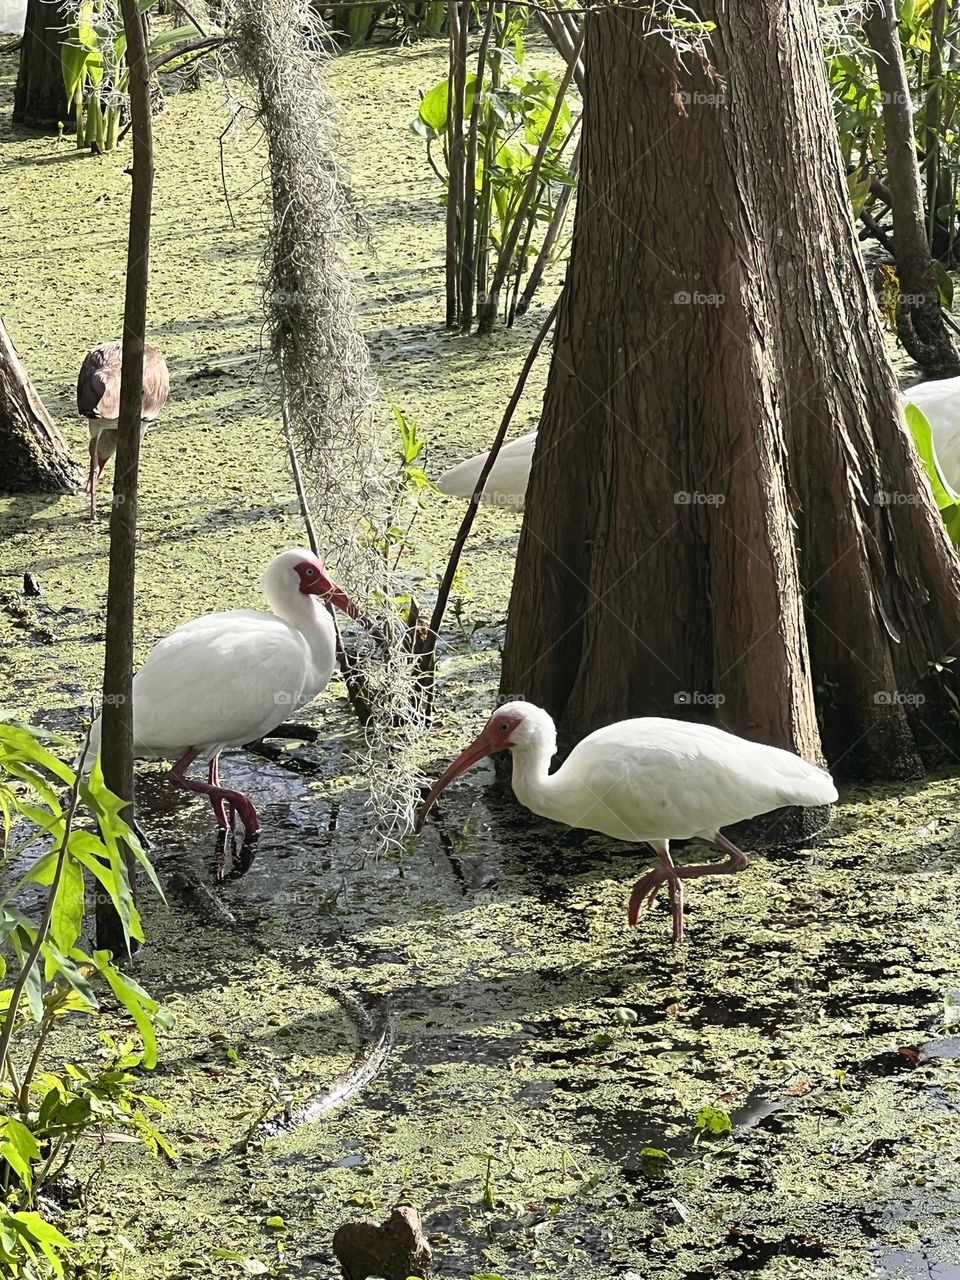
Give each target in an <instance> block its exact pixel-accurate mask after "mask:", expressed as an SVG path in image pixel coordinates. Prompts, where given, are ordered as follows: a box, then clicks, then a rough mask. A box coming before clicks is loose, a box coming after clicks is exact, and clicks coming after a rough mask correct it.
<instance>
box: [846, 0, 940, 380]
mask: <svg viewBox="0 0 960 1280" xmlns="http://www.w3.org/2000/svg"><path fill="white" fill-rule="evenodd" d="M864 30H865V32H866V36H867V41H868V43H869V45H870V48H871V50H872V51H873V57H874V63H875V65H876V69H877V82H878V84H879V85H880V90H881V94H882V100H883V128H884V137H885V140H886V150H887V181H888V183H889V185H890V194H891V197H892V201H891V208H892V211H893V249H894V255H895V257H896V262H897V275H898V277H899V280H900V294H899V296H898V299H897V335H898V337H899V338H900V341H901V342H902V343H903V345H904V347H905V348H906V349H907V351H908V352H909V353H910V355H911V356H912V357H913V358H914V360H916V362H917V364H919V365H920V366H921V367H922V368H923V369H926V370H928V371H930V372H935V373H958V372H960V356H958V354H957V350H956V347H955V346H954V344H953V340H952V339H951V337H950V335H949V333H948V332H947V327H946V324H945V323H944V319H943V313H942V312H941V310H940V298H939V293H938V289H937V284H938V278H939V273H938V270H937V265H936V263H935V261H934V259H933V255H932V254H931V252H930V245H929V242H928V240H927V227H926V218H925V217H924V207H923V194H922V191H921V187H920V167H919V165H918V163H917V149H916V143H915V140H914V136H913V105H912V102H911V99H910V84H909V81H908V80H907V68H906V65H905V64H904V60H903V50H902V49H901V47H900V36H899V33H898V31H897V15H896V10H895V8H894V0H870V3H869V6H868V8H867V12H866V17H865V20H864Z"/></svg>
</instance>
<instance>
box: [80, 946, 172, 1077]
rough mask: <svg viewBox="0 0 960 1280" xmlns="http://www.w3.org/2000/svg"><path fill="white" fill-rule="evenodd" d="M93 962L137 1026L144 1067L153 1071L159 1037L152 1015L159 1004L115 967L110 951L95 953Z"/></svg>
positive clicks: (155, 1063)
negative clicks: (141, 1043) (141, 1044)
mask: <svg viewBox="0 0 960 1280" xmlns="http://www.w3.org/2000/svg"><path fill="white" fill-rule="evenodd" d="M93 960H94V963H95V964H96V966H97V968H98V969H99V970H100V972H101V973H102V974H103V976H104V978H106V980H107V982H108V983H109V986H110V990H111V991H112V992H113V994H114V995H115V996H116V998H117V999H118V1000H119V1001H120V1003H121V1004H122V1005H123V1007H124V1008H125V1009H126V1010H127V1012H128V1013H129V1014H130V1016H131V1017H132V1018H133V1020H134V1022H135V1023H136V1024H137V1030H138V1031H139V1032H140V1038H141V1040H142V1041H143V1065H144V1066H145V1067H147V1068H149V1069H152V1068H153V1067H155V1066H156V1065H157V1037H156V1035H155V1033H154V1029H153V1019H152V1017H151V1015H152V1014H153V1013H155V1012H156V1010H157V1009H158V1008H159V1004H158V1002H157V1001H156V1000H154V999H152V998H151V997H150V996H148V995H147V993H146V992H145V991H144V989H143V987H141V986H140V985H139V983H137V982H135V981H134V980H133V978H130V977H127V976H126V974H122V973H120V971H119V970H118V969H116V968H115V967H114V965H113V964H112V963H111V956H110V952H109V951H94V953H93Z"/></svg>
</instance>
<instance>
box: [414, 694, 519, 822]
mask: <svg viewBox="0 0 960 1280" xmlns="http://www.w3.org/2000/svg"><path fill="white" fill-rule="evenodd" d="M522 722H523V717H522V716H515V715H509V714H499V713H495V714H494V715H492V716H491V717H490V719H489V720H488V721H487V723H486V725H485V726H484V729H483V732H482V733H480V734H478V736H477V737H476V738H474V740H473V742H471V743H470V745H469V747H467V749H466V751H463V752H461V753H460V755H458V756H457V758H456V760H454V762H453V763H452V764H451V765H448V766H447V768H446V769H445V770H444V771H443V773H442V774H441V775H440V777H439V778H438V779H437V780H436V782H435V783H434V784H433V787H432V789H431V791H430V794H429V795H428V796H427V798H426V801H425V802H424V805H423V808H422V809H421V810H420V817H419V818H418V819H417V830H418V831H419V830H420V829H421V828H422V826H423V822H424V819H425V818H426V816H427V814H428V813H429V812H430V810H431V809H432V808H433V806H434V804H435V802H436V799H437V796H439V794H440V792H441V791H442V790H443V789H444V787H446V786H448V785H449V784H450V783H451V782H452V781H453V780H454V778H457V777H459V775H460V774H461V773H465V772H466V770H467V769H469V768H470V766H471V765H474V764H476V763H477V761H478V760H483V759H485V758H486V757H487V756H492V755H494V754H495V753H496V752H497V751H509V750H510V748H511V747H512V746H513V745H514V743H513V740H512V739H513V733H514V731H515V730H516V728H517V726H518V725H520V724H521V723H522Z"/></svg>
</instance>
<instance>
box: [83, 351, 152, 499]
mask: <svg viewBox="0 0 960 1280" xmlns="http://www.w3.org/2000/svg"><path fill="white" fill-rule="evenodd" d="M122 360H123V343H121V342H101V343H100V345H99V346H97V347H93V348H92V349H91V350H90V351H88V352H87V354H86V355H85V356H84V357H83V364H82V365H81V366H80V373H79V375H78V377H77V412H78V413H79V414H81V415H82V416H83V417H84V418H89V420H90V471H89V473H88V475H87V483H86V486H85V487H84V493H89V495H90V515H91V517H92V518H93V519H96V515H97V484H98V482H99V480H100V477H101V475H102V474H103V469H104V467H105V466H106V465H107V463H108V462H109V460H110V459H111V458H112V457H113V455H114V454H115V453H116V451H117V419H118V417H119V416H120V367H121V364H122ZM169 394H170V374H169V371H168V369H167V362H166V360H164V358H163V356H162V355H161V354H160V352H159V351H157V349H156V348H155V347H148V346H145V347H144V348H143V406H142V409H141V417H140V434H141V435H142V434H143V432H144V431H146V429H147V427H148V426H149V425H150V423H151V422H153V420H154V419H155V418H156V417H157V415H158V414H159V412H160V410H161V409H162V408H163V406H164V405H165V404H166V403H167V396H168V395H169Z"/></svg>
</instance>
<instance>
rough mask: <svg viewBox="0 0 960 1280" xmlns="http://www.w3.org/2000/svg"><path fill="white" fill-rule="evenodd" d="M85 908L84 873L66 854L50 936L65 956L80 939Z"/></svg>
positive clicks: (52, 916)
mask: <svg viewBox="0 0 960 1280" xmlns="http://www.w3.org/2000/svg"><path fill="white" fill-rule="evenodd" d="M84 907H85V903H84V880H83V871H82V870H81V867H80V863H79V862H77V861H76V859H74V858H71V857H70V855H69V853H66V854H64V861H63V870H62V871H61V873H60V884H59V885H58V887H57V896H56V898H55V899H54V903H53V914H52V915H51V917H50V936H51V938H52V939H53V943H54V945H55V946H56V947H57V949H58V950H59V951H62V952H63V953H64V954H66V953H67V952H68V951H70V949H71V948H72V947H73V944H74V943H75V942H76V940H77V939H78V938H79V937H80V929H81V927H82V925H83V913H84Z"/></svg>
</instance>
